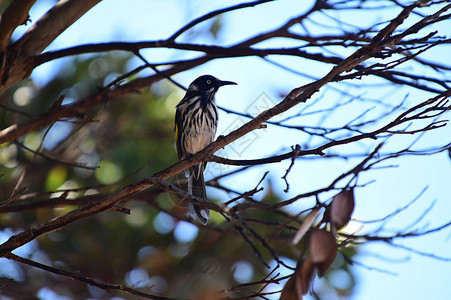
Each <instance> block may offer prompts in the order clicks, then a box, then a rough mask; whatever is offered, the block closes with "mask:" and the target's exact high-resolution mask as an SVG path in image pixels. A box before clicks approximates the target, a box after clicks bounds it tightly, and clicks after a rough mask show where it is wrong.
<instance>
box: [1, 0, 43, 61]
mask: <svg viewBox="0 0 451 300" xmlns="http://www.w3.org/2000/svg"><path fill="white" fill-rule="evenodd" d="M35 2H36V0H15V1H12V2H11V4H10V5H9V6H8V8H7V9H6V10H5V11H4V12H3V14H2V16H1V18H0V52H5V49H6V46H7V45H8V42H9V40H10V38H11V35H12V34H13V32H14V30H15V29H16V28H17V26H19V25H22V24H25V23H26V22H27V20H28V11H29V10H30V8H31V7H32V6H33V4H34V3H35Z"/></svg>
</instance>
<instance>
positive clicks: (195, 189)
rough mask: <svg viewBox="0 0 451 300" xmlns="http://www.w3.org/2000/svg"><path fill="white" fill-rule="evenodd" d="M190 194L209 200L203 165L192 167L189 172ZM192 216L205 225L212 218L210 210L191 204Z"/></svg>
mask: <svg viewBox="0 0 451 300" xmlns="http://www.w3.org/2000/svg"><path fill="white" fill-rule="evenodd" d="M188 193H190V194H191V195H192V196H194V197H199V198H202V199H204V200H207V192H206V190H205V180H204V170H203V166H202V164H198V165H195V166H192V167H191V168H190V169H189V172H188ZM189 210H190V212H191V214H193V215H195V216H196V217H197V219H199V221H200V222H201V223H202V224H203V225H205V224H207V221H208V218H209V217H210V210H209V209H208V208H205V207H202V206H200V205H196V204H193V203H189Z"/></svg>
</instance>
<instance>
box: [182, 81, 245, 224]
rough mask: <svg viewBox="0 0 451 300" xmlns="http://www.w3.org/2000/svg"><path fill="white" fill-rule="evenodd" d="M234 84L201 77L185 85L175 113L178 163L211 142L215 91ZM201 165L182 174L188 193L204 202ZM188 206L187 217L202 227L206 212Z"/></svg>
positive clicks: (216, 122) (202, 166)
mask: <svg viewBox="0 0 451 300" xmlns="http://www.w3.org/2000/svg"><path fill="white" fill-rule="evenodd" d="M234 84H237V83H235V82H233V81H222V80H219V79H218V78H216V77H214V76H212V75H202V76H200V77H198V78H196V79H195V80H194V81H193V82H192V83H191V84H190V85H189V87H188V90H187V91H186V94H185V96H184V97H183V98H182V100H180V102H179V103H178V104H177V106H176V112H175V126H174V131H175V140H176V148H177V153H178V158H179V160H183V159H186V158H190V157H191V156H192V155H194V154H195V153H197V152H199V151H200V150H202V149H203V148H205V147H206V146H207V145H209V144H210V143H211V142H213V140H214V138H215V135H216V129H217V127H218V108H217V106H216V102H215V95H216V92H217V91H218V89H219V88H220V87H221V86H224V85H234ZM205 166H206V163H200V164H196V165H193V166H191V167H190V168H188V169H187V170H186V171H185V175H186V176H187V177H188V193H189V194H190V195H192V196H194V197H198V198H202V199H204V200H207V193H206V190H205V180H204V170H205ZM188 206H189V211H190V213H191V215H194V216H195V217H196V218H197V219H198V220H199V222H200V223H201V224H203V225H206V224H207V221H208V218H209V217H210V210H209V209H208V208H205V207H203V206H200V205H196V204H192V203H189V205H188Z"/></svg>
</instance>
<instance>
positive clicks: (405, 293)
mask: <svg viewBox="0 0 451 300" xmlns="http://www.w3.org/2000/svg"><path fill="white" fill-rule="evenodd" d="M276 2H277V3H270V4H265V5H261V6H259V7H257V8H255V9H253V8H251V9H246V10H240V11H238V12H234V13H232V14H228V15H226V16H224V24H225V25H224V27H223V29H222V31H221V32H220V35H219V38H220V41H221V43H223V44H224V45H227V44H231V43H234V42H239V41H241V40H242V39H244V38H246V37H248V36H250V35H251V34H256V33H260V32H263V31H266V30H270V29H273V28H275V27H277V26H280V25H281V24H283V23H284V22H285V21H286V20H287V19H288V18H289V17H290V16H295V15H298V14H300V13H302V12H303V11H305V9H306V8H307V7H308V6H309V5H310V2H307V1H303V2H302V1H295V0H281V1H276ZM280 2H285V5H280V4H279V3H280ZM234 3H239V1H200V0H197V1H191V2H190V4H189V5H188V4H187V3H186V2H183V1H176V0H167V1H144V0H141V1H120V0H108V1H103V2H101V3H100V4H99V5H97V6H96V7H94V8H93V9H92V10H91V11H90V12H88V13H87V14H86V15H85V16H84V17H83V18H81V19H80V20H79V21H77V22H76V23H75V24H74V25H73V26H71V27H70V28H69V29H68V30H66V32H64V33H63V34H62V35H61V36H60V37H59V38H58V39H57V40H56V41H55V42H54V43H53V44H52V45H51V46H50V47H49V49H59V48H63V47H69V46H73V45H77V44H80V43H95V42H108V41H111V40H115V41H139V40H158V39H165V38H167V37H169V36H170V35H171V34H172V33H174V32H175V31H176V30H177V29H178V28H180V27H181V26H182V25H184V24H186V23H187V22H189V21H190V20H192V19H193V18H195V17H197V16H200V15H202V14H204V13H207V12H209V11H212V10H215V9H218V8H222V7H227V6H230V5H232V4H234ZM51 5H52V1H45V0H41V1H39V3H38V5H35V7H33V9H32V11H31V18H32V20H33V21H35V20H37V19H38V16H39V15H41V14H43V13H44V12H45V11H46V10H47V9H48V8H49V7H51ZM274 7H278V9H274ZM284 8H285V9H284ZM397 12H398V11H390V10H386V11H384V12H383V18H382V15H375V16H374V18H368V17H367V16H359V13H358V11H356V12H354V13H353V14H350V15H349V16H347V15H337V16H336V17H345V18H347V17H349V18H351V19H352V20H353V22H354V23H356V24H365V23H366V24H369V23H372V22H375V21H383V20H387V19H389V18H392V17H394V16H396V14H397ZM255 16H258V17H255ZM381 18H382V19H381ZM448 25H450V24H448ZM199 26H200V27H202V26H206V25H205V24H201V25H199ZM311 26H312V28H314V29H315V32H314V33H315V34H320V33H323V32H329V31H330V28H322V27H320V26H314V25H311ZM331 27H333V24H331ZM450 28H451V26H448V28H440V29H441V30H443V31H441V32H442V34H447V35H450V34H451V32H450V31H451V30H450ZM24 29H25V28H24ZM24 29H21V30H24ZM21 30H19V31H18V32H16V33H15V34H16V35H19V34H20V33H21ZM299 30H302V28H299ZM349 30H351V27H350V28H349ZM180 41H186V42H188V41H189V42H197V43H213V42H214V41H213V39H212V38H211V37H209V36H205V35H201V36H196V37H194V38H193V36H192V35H190V34H189V33H187V34H185V35H184V36H182V37H181V38H180ZM280 42H281V41H280V40H275V41H274V44H273V45H279V46H280ZM295 44H296V43H294V42H287V41H285V40H284V41H283V46H284V47H289V46H293V45H295ZM267 45H268V44H267ZM337 51H338V50H337ZM449 51H450V47H449V46H448V47H447V50H446V49H445V50H443V51H433V52H432V54H431V55H430V56H429V58H430V59H434V60H436V61H448V62H449V58H448V57H449V56H447V55H448V54H447V53H446V52H449ZM340 53H342V52H340ZM143 54H144V55H145V56H146V57H147V58H148V59H149V60H150V61H152V62H158V61H164V60H166V59H175V58H177V59H180V58H181V57H185V56H181V55H185V54H181V53H180V52H177V51H167V50H148V51H143ZM190 55H192V54H190ZM270 59H272V60H274V61H277V62H280V63H284V64H285V65H289V66H290V67H292V68H295V69H296V70H299V71H300V72H303V73H306V74H308V75H310V76H313V77H316V78H320V77H321V76H323V75H325V74H326V72H328V71H329V69H330V67H331V66H327V65H323V64H321V65H320V64H315V63H311V62H307V61H305V60H300V59H295V58H281V57H271V58H270ZM60 63H61V62H53V63H48V64H45V65H43V66H41V67H39V68H38V69H37V70H36V71H35V72H34V73H33V74H32V76H33V79H35V80H36V81H37V82H40V81H41V82H45V81H46V80H47V78H48V76H49V74H50V73H52V72H53V70H54V68H55V67H56V66H57V65H58V64H60ZM137 63H138V61H137ZM427 71H428V70H421V72H427ZM204 73H210V74H212V75H215V76H217V77H219V78H221V79H223V80H233V81H235V82H237V83H238V84H239V85H238V86H237V87H233V88H224V89H223V90H221V91H220V93H219V94H218V97H217V102H218V104H219V105H220V106H223V107H226V108H229V109H233V110H240V111H246V110H250V111H252V109H258V107H259V105H260V106H261V105H262V103H263V104H265V103H268V102H267V101H269V103H270V102H272V103H277V102H278V101H280V100H281V99H280V97H279V94H280V93H281V92H282V93H283V92H288V91H290V90H291V89H292V88H294V87H297V86H300V85H303V84H305V83H308V82H309V81H310V79H308V78H306V77H300V76H294V75H293V74H291V73H289V72H287V71H284V70H281V69H279V68H277V67H276V66H274V65H272V64H270V63H268V62H263V61H262V60H261V59H259V58H239V59H228V60H218V61H215V62H211V63H208V64H206V65H203V66H201V67H199V68H196V69H194V70H190V71H186V72H183V73H181V74H178V75H176V76H175V77H174V78H175V79H176V80H178V81H179V82H181V83H182V84H184V85H185V86H187V85H188V84H189V83H190V82H191V81H192V80H193V79H194V78H196V77H197V76H199V75H201V74H204ZM448 75H449V74H448ZM380 82H381V81H378V82H376V81H371V80H367V81H365V83H367V84H376V83H380ZM349 92H353V93H356V94H365V95H368V93H371V97H372V98H374V99H377V98H379V97H383V98H384V99H388V100H389V101H392V102H390V103H399V102H400V101H401V100H402V99H403V98H404V97H405V96H406V95H407V92H406V90H405V89H403V88H398V87H397V88H391V87H389V88H380V87H379V86H375V87H367V86H362V87H361V88H355V87H349ZM326 95H327V99H321V101H320V99H315V98H313V99H312V101H317V100H318V101H317V104H316V103H315V106H314V107H313V108H312V109H320V108H324V107H330V106H333V105H336V103H339V102H340V101H343V99H341V98H340V97H342V95H340V94H339V93H337V92H335V91H334V90H333V89H332V88H330V89H328V90H327V92H326ZM180 96H182V91H180ZM426 97H428V95H427V93H424V92H418V91H412V90H410V93H409V94H408V98H407V101H408V102H410V103H414V102H415V101H417V100H418V99H420V100H421V99H426ZM262 101H263V102H262ZM265 101H266V102H265ZM372 106H375V105H373V104H369V103H363V102H358V101H356V104H355V105H354V106H353V109H355V110H356V111H361V110H363V109H365V108H366V107H368V108H371V107H372ZM377 112H378V111H377V108H375V110H374V114H375V115H376V113H377ZM355 115H356V113H355V111H341V112H340V113H339V114H337V115H334V116H333V117H332V118H330V120H328V122H329V124H330V125H333V124H335V126H336V124H344V123H346V121H347V120H349V119H350V118H353V117H355ZM448 118H449V114H448ZM387 120H388V119H387ZM242 121H243V120H241V119H237V117H236V116H233V115H226V114H225V113H221V115H220V125H219V126H220V127H219V128H218V133H226V132H227V131H228V130H230V129H231V128H230V126H231V125H230V124H235V123H236V124H239V123H240V122H242ZM303 122H306V124H312V125H314V124H317V122H318V120H315V116H311V117H306V118H305V119H303ZM256 135H257V136H255V141H254V142H253V143H252V145H250V147H249V148H246V149H244V150H243V151H238V152H239V153H238V154H237V152H236V151H233V149H230V148H229V149H228V148H226V149H225V150H224V152H222V153H220V154H223V155H227V156H232V157H233V156H235V157H236V156H240V157H243V158H257V157H264V156H268V155H270V154H272V153H275V152H276V151H278V150H280V149H289V147H290V146H291V145H294V144H298V143H300V144H301V143H303V142H304V141H303V139H306V138H307V137H306V136H303V135H299V134H293V133H292V132H287V131H285V130H281V129H280V128H274V127H269V128H268V129H266V130H262V131H259V132H257V133H256ZM450 136H451V128H450V126H447V127H445V128H442V129H439V130H437V131H435V132H431V133H429V134H428V135H427V136H426V137H425V138H424V139H422V140H421V141H420V142H419V143H418V144H417V146H416V147H417V148H419V149H421V148H424V147H427V146H428V145H434V144H437V142H438V143H440V142H443V141H444V140H445V141H446V140H448V141H449V140H450ZM268 141H281V142H278V143H268ZM411 141H412V137H411V136H408V137H400V138H395V139H394V141H390V143H388V144H387V145H386V146H384V148H383V151H382V152H387V151H389V150H390V149H393V147H400V145H407V144H409V143H411ZM377 144H378V141H375V142H371V143H370V142H365V143H359V144H357V145H355V146H352V147H347V148H342V149H344V150H343V151H345V152H347V153H349V152H353V151H359V150H362V149H369V150H370V149H372V148H373V147H374V146H376V145H377ZM236 147H238V148H239V146H236ZM342 149H338V148H337V149H331V150H330V151H331V152H336V151H341V150H342ZM384 150H385V151H384ZM357 161H358V160H351V161H340V160H336V161H334V160H320V159H314V160H299V161H298V162H297V163H296V165H295V166H294V168H293V170H292V172H291V173H290V175H289V180H291V182H293V183H292V184H291V188H290V191H289V192H288V193H283V191H282V190H283V188H284V183H283V181H282V180H281V179H280V177H281V176H283V174H284V172H285V170H286V168H287V167H288V164H289V162H284V163H282V164H280V165H277V166H274V167H271V168H270V170H271V177H270V178H271V180H272V182H273V184H274V185H275V187H276V192H277V193H278V194H280V196H281V197H284V198H289V197H291V196H294V195H296V194H298V193H300V192H303V191H308V190H313V189H314V188H317V187H323V186H325V185H327V184H328V183H329V182H330V180H331V179H333V178H335V177H336V176H338V175H339V174H341V173H343V172H344V171H346V170H348V169H350V168H352V166H354V165H355V163H356V162H357ZM450 162H451V161H450V159H449V157H447V153H441V154H438V155H435V156H433V157H418V156H416V157H404V158H401V159H398V160H396V161H389V162H387V163H386V164H382V165H389V164H396V165H397V166H396V167H392V168H388V169H381V170H374V171H370V172H367V173H365V174H363V175H362V176H361V178H360V179H359V183H365V182H369V181H372V180H375V182H373V183H371V184H369V185H368V186H366V187H365V188H362V189H358V190H357V191H356V201H357V203H356V209H355V213H354V216H353V217H354V218H355V219H357V220H373V219H378V218H381V217H384V216H385V215H387V214H389V213H391V212H393V211H394V210H396V209H397V208H399V207H401V206H403V205H405V204H407V203H409V202H410V201H411V200H412V199H414V198H415V197H416V196H418V195H419V194H420V193H421V191H422V190H423V189H424V188H425V187H426V186H428V188H427V190H426V191H425V192H424V194H423V195H422V197H421V198H420V199H419V200H418V201H417V202H416V203H414V204H413V205H412V206H411V207H410V208H409V209H408V210H406V211H404V212H402V213H401V214H400V215H399V216H397V217H395V218H394V219H393V220H391V221H390V222H387V223H386V224H385V228H384V231H383V232H384V234H388V233H394V232H397V231H399V230H401V229H403V228H405V227H407V226H409V225H411V224H412V223H415V221H416V220H417V219H418V218H419V217H420V216H421V215H422V213H423V212H424V210H425V209H426V208H428V207H429V206H430V204H431V202H433V201H436V203H435V205H434V207H433V208H432V209H431V211H430V212H429V213H428V215H427V216H426V217H425V218H424V219H422V220H421V221H420V222H419V223H418V224H415V225H413V226H412V227H411V228H413V229H424V228H432V227H434V226H438V225H441V224H443V223H445V222H448V221H449V220H450V216H451V214H450V213H449V212H450V211H451V201H450V195H451V184H450V183H451V182H450V181H451V179H450V178H451V168H450V166H451V163H450ZM267 169H268V167H266V166H264V167H259V168H255V169H254V170H252V171H250V172H248V173H246V174H244V175H243V176H242V177H239V178H235V179H234V181H233V182H229V181H226V183H227V184H230V185H233V186H234V188H236V189H239V190H243V191H244V190H246V189H249V186H248V185H249V181H248V180H246V178H258V179H259V178H260V177H261V174H262V172H264V171H266V170H267ZM212 172H215V170H212ZM258 179H256V180H257V181H258ZM209 193H216V192H215V191H213V190H209ZM218 196H223V195H220V194H218ZM323 200H326V199H323ZM302 207H304V208H305V207H308V203H302V204H298V205H295V206H293V209H299V208H302ZM379 225H380V224H379ZM374 228H375V227H374V226H373V225H370V224H361V223H358V222H351V224H350V225H349V229H348V230H350V231H351V230H359V231H361V232H369V231H370V230H372V229H374ZM450 238H451V231H450V230H449V229H446V230H444V231H441V232H438V233H435V234H431V235H428V236H425V237H422V238H417V239H414V238H410V239H404V240H398V241H396V242H397V243H399V244H401V245H404V246H407V247H412V248H414V249H417V250H419V251H422V252H425V253H434V254H435V255H437V256H442V257H451V254H450V253H451V251H450V250H451V244H450ZM381 257H382V258H381ZM357 260H358V261H359V262H361V263H363V264H365V265H367V266H368V267H375V268H378V269H382V270H386V271H388V273H392V274H387V273H384V272H378V271H374V270H373V271H371V270H368V269H366V268H363V267H358V266H356V267H354V271H355V274H357V276H358V284H357V287H356V291H355V293H354V294H353V296H352V297H351V299H381V298H384V299H425V298H428V299H447V297H449V294H450V293H451V286H450V285H449V278H451V262H444V261H441V260H437V259H432V258H430V257H426V256H423V255H417V254H414V253H411V252H406V251H404V250H401V249H394V248H392V247H388V246H387V245H384V244H383V243H371V244H368V245H366V246H364V247H363V248H362V252H361V254H359V255H358V257H357Z"/></svg>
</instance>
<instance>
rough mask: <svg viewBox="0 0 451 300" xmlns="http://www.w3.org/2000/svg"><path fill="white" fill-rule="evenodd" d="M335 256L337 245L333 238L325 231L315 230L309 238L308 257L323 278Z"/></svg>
mask: <svg viewBox="0 0 451 300" xmlns="http://www.w3.org/2000/svg"><path fill="white" fill-rule="evenodd" d="M336 256H337V243H336V242H335V238H334V236H333V235H332V234H331V233H330V232H328V231H326V230H315V231H313V232H312V235H311V236H310V257H311V259H312V262H313V263H314V264H316V265H317V266H318V273H319V275H320V276H323V275H324V274H325V273H326V271H327V269H328V268H329V266H330V265H331V264H332V262H333V261H334V260H335V257H336Z"/></svg>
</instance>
